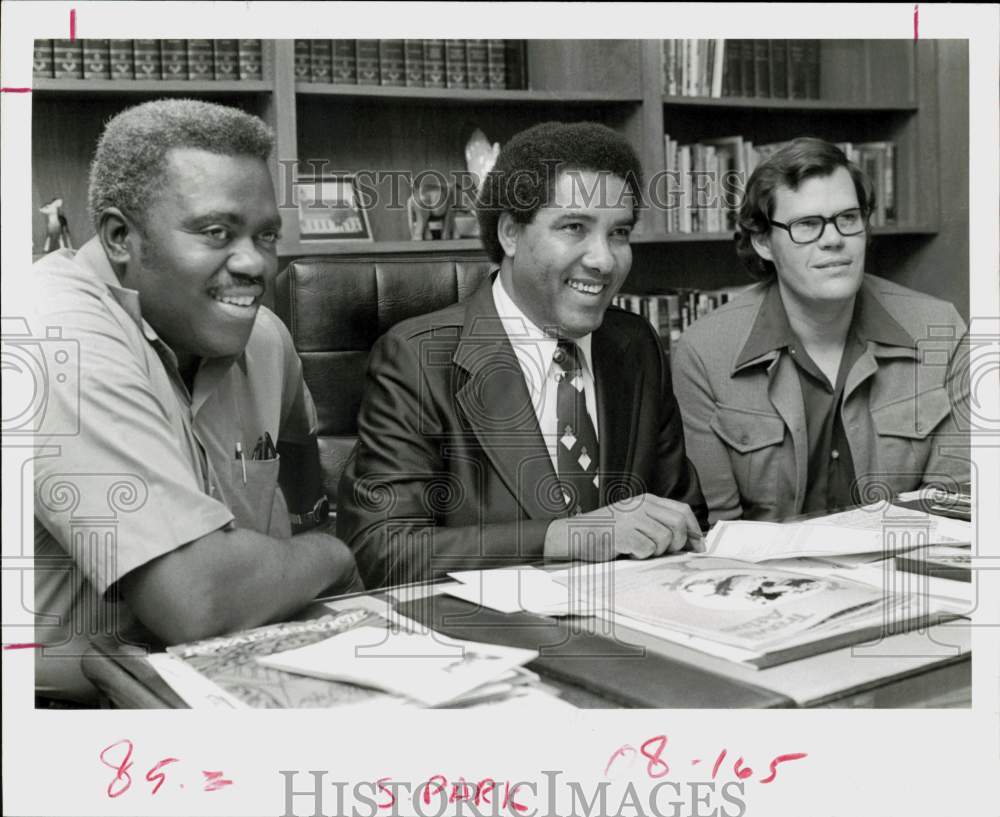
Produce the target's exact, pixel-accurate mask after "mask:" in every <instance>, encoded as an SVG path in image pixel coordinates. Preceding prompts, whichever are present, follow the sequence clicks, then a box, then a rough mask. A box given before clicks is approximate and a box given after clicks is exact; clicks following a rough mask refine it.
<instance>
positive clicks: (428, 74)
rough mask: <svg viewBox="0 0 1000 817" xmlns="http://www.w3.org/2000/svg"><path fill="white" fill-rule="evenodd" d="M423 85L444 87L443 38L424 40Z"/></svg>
mask: <svg viewBox="0 0 1000 817" xmlns="http://www.w3.org/2000/svg"><path fill="white" fill-rule="evenodd" d="M424 85H425V86H426V87H428V88H444V87H446V85H447V83H446V81H445V72H444V40H424Z"/></svg>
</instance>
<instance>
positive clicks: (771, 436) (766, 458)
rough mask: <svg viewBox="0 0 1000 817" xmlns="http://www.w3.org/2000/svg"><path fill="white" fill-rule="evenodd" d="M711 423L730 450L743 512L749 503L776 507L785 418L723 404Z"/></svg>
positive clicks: (718, 408)
mask: <svg viewBox="0 0 1000 817" xmlns="http://www.w3.org/2000/svg"><path fill="white" fill-rule="evenodd" d="M710 425H711V427H712V430H713V431H714V432H715V434H716V435H717V436H718V437H719V439H720V440H722V442H723V443H724V444H725V445H726V448H727V449H728V451H729V460H730V464H731V465H732V471H733V476H734V478H735V479H736V484H737V487H738V488H739V492H740V500H741V501H742V503H743V505H744V511H746V509H747V506H748V505H757V506H762V507H774V505H775V504H776V502H777V486H778V477H779V473H778V472H779V469H780V465H781V448H782V443H783V442H784V440H785V423H784V421H783V420H782V419H781V418H780V417H779V416H778V415H777V414H769V413H767V412H761V411H752V410H748V409H742V408H736V407H734V406H723V405H720V406H717V407H716V412H715V416H714V417H713V418H712V421H711V424H710Z"/></svg>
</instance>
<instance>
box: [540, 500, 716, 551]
mask: <svg viewBox="0 0 1000 817" xmlns="http://www.w3.org/2000/svg"><path fill="white" fill-rule="evenodd" d="M685 547H688V548H690V549H691V550H695V551H701V550H704V546H703V544H702V534H701V529H700V528H699V527H698V520H697V519H695V515H694V513H693V512H692V511H691V508H689V507H688V506H687V505H685V504H684V503H683V502H678V501H676V500H674V499H664V498H663V497H659V496H654V495H653V494H642V495H641V496H635V497H631V498H629V499H623V500H621V501H619V502H614V503H612V504H611V505H605V506H604V507H603V508H598V509H597V510H596V511H591V512H590V513H584V514H580V515H579V516H573V517H570V518H568V519H556V520H554V521H553V522H552V524H551V525H549V527H548V530H547V531H546V532H545V558H546V559H547V560H550V561H568V560H583V561H589V562H603V561H607V560H609V559H614V558H615V557H616V556H619V555H621V554H628V555H630V556H632V557H633V558H634V559H648V558H650V557H651V556H661V555H663V554H664V553H675V552H677V551H679V550H683V549H684V548H685Z"/></svg>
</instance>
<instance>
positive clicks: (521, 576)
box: [444, 566, 570, 616]
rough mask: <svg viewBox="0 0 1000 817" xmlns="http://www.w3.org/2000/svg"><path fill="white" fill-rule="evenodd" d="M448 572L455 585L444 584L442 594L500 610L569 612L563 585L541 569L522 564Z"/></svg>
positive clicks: (544, 612) (547, 613) (562, 614)
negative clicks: (520, 565) (521, 565)
mask: <svg viewBox="0 0 1000 817" xmlns="http://www.w3.org/2000/svg"><path fill="white" fill-rule="evenodd" d="M448 575H449V576H450V577H451V578H453V579H455V581H457V582H458V584H457V585H449V586H448V587H446V588H445V589H444V592H445V593H447V594H448V595H449V596H454V597H455V598H459V599H462V600H463V601H468V602H471V603H473V604H476V605H479V606H481V607H489V608H490V609H491V610H496V611H497V612H500V613H519V612H522V611H524V612H528V613H538V614H540V615H547V616H565V615H569V614H570V603H569V595H568V594H567V592H566V588H565V587H563V586H562V585H560V584H557V583H556V582H554V581H553V580H552V576H551V574H549V573H546V572H545V571H544V570H539V569H537V568H534V567H530V566H525V567H511V568H497V569H495V570H461V571H456V572H454V573H449V574H448Z"/></svg>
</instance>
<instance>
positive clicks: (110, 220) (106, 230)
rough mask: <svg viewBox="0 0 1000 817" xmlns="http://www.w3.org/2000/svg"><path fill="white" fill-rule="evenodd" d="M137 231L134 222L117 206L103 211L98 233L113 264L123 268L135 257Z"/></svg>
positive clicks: (105, 252)
mask: <svg viewBox="0 0 1000 817" xmlns="http://www.w3.org/2000/svg"><path fill="white" fill-rule="evenodd" d="M135 233H136V229H135V227H134V225H133V224H132V222H130V221H129V220H128V217H127V216H126V215H125V214H124V213H122V211H121V210H119V209H118V208H117V207H109V208H107V209H106V210H105V211H104V212H102V213H101V218H100V221H99V222H98V224H97V235H98V237H99V238H100V240H101V246H102V247H104V254H105V255H107V257H108V260H109V261H110V262H111V264H112V266H114V267H116V268H117V267H122V268H123V267H125V266H126V265H127V264H128V263H129V261H132V260H134V259H135V253H136V248H135V238H136V235H135ZM116 272H117V269H116Z"/></svg>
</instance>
